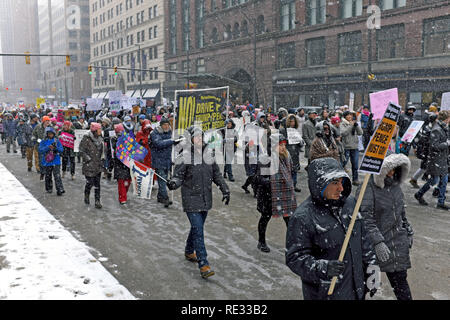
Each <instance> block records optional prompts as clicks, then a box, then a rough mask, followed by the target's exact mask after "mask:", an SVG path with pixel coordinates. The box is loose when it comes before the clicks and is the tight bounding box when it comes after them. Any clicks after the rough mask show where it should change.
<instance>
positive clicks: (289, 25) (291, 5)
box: [280, 0, 295, 31]
mask: <svg viewBox="0 0 450 320" xmlns="http://www.w3.org/2000/svg"><path fill="white" fill-rule="evenodd" d="M280 13H281V17H280V24H281V25H280V29H281V31H286V30H292V29H294V28H295V0H281V8H280Z"/></svg>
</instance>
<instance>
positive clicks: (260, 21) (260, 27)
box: [256, 15, 266, 34]
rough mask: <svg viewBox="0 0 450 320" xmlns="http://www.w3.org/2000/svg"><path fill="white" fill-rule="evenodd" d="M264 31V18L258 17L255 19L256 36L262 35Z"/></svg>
mask: <svg viewBox="0 0 450 320" xmlns="http://www.w3.org/2000/svg"><path fill="white" fill-rule="evenodd" d="M265 31H266V25H265V23H264V16H263V15H260V16H258V18H257V19H256V34H262V33H264V32H265Z"/></svg>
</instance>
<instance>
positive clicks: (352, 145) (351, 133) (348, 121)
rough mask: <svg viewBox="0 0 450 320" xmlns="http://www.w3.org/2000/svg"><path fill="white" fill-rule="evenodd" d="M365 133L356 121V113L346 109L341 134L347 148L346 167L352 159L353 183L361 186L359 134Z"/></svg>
mask: <svg viewBox="0 0 450 320" xmlns="http://www.w3.org/2000/svg"><path fill="white" fill-rule="evenodd" d="M362 134H363V130H362V129H361V127H360V126H359V125H358V122H356V119H355V118H354V114H353V113H352V112H350V111H345V112H344V114H343V119H342V124H341V136H342V143H343V144H344V149H345V162H344V168H345V166H346V165H347V163H348V160H349V158H350V161H351V163H352V178H353V182H352V183H353V185H355V186H359V185H360V182H359V181H358V167H359V166H358V162H359V150H358V144H359V141H358V136H361V135H362Z"/></svg>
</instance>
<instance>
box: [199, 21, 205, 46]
mask: <svg viewBox="0 0 450 320" xmlns="http://www.w3.org/2000/svg"><path fill="white" fill-rule="evenodd" d="M204 46H205V27H204V26H199V27H198V28H197V48H203V47H204Z"/></svg>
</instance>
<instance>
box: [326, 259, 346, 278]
mask: <svg viewBox="0 0 450 320" xmlns="http://www.w3.org/2000/svg"><path fill="white" fill-rule="evenodd" d="M343 272H344V263H343V262H341V261H339V260H330V261H328V266H327V276H328V277H330V278H332V277H337V276H338V275H340V274H342V273H343Z"/></svg>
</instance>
